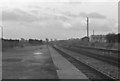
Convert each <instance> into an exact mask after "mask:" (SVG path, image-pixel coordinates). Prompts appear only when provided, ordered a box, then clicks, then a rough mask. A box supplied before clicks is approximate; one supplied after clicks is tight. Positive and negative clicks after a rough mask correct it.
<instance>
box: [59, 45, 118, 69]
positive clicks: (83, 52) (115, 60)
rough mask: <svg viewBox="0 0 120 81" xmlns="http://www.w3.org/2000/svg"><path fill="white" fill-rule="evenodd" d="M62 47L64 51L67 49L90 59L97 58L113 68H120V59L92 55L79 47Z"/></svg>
mask: <svg viewBox="0 0 120 81" xmlns="http://www.w3.org/2000/svg"><path fill="white" fill-rule="evenodd" d="M60 47H62V48H64V49H67V50H71V51H74V52H77V53H80V54H83V55H86V56H89V57H92V58H95V59H98V60H102V61H104V62H106V63H109V64H111V65H113V66H116V67H120V65H119V63H118V60H119V59H115V58H112V57H108V56H103V55H99V54H95V53H91V52H89V51H86V50H82V49H80V48H78V47H66V46H60Z"/></svg>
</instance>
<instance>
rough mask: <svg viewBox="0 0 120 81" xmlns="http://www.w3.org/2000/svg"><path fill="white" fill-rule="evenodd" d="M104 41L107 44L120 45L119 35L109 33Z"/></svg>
mask: <svg viewBox="0 0 120 81" xmlns="http://www.w3.org/2000/svg"><path fill="white" fill-rule="evenodd" d="M106 40H107V42H108V43H116V42H118V43H120V33H118V34H114V33H109V34H107V35H106Z"/></svg>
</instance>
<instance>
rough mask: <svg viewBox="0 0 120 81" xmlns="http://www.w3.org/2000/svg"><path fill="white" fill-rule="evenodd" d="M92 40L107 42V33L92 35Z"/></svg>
mask: <svg viewBox="0 0 120 81" xmlns="http://www.w3.org/2000/svg"><path fill="white" fill-rule="evenodd" d="M90 41H91V42H106V38H105V35H91V37H90Z"/></svg>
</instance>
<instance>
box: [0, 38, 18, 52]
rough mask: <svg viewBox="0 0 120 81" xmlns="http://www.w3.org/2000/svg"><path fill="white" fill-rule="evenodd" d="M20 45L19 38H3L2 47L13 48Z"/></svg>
mask: <svg viewBox="0 0 120 81" xmlns="http://www.w3.org/2000/svg"><path fill="white" fill-rule="evenodd" d="M18 45H19V40H17V39H2V49H3V50H4V49H6V48H13V47H14V46H18Z"/></svg>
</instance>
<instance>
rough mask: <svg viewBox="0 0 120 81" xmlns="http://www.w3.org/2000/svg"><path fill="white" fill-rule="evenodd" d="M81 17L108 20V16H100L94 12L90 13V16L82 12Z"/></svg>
mask: <svg viewBox="0 0 120 81" xmlns="http://www.w3.org/2000/svg"><path fill="white" fill-rule="evenodd" d="M80 16H81V17H90V18H95V19H105V18H106V16H104V15H102V14H99V13H97V12H93V13H89V14H87V13H85V12H82V13H80Z"/></svg>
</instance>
